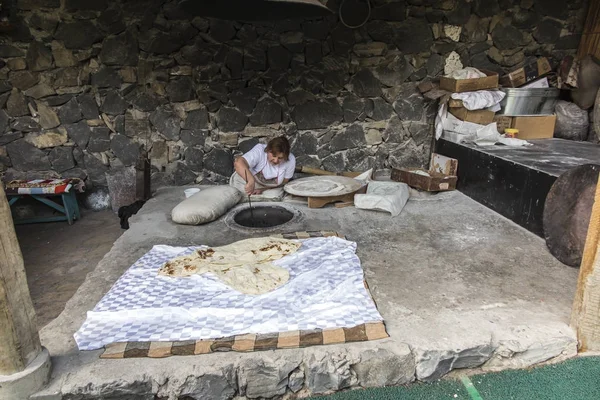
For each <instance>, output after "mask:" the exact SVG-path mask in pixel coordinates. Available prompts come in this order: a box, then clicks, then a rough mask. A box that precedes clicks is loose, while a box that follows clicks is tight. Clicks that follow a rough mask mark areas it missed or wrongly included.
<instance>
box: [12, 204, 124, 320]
mask: <svg viewBox="0 0 600 400" xmlns="http://www.w3.org/2000/svg"><path fill="white" fill-rule="evenodd" d="M82 211H83V215H82V218H81V220H80V221H76V222H75V223H74V224H73V225H70V226H69V224H68V223H67V222H51V223H45V224H27V225H17V226H16V232H17V238H18V239H19V245H20V246H21V252H22V253H23V259H24V261H25V271H26V273H27V283H28V284H29V292H30V293H31V298H32V300H33V305H34V308H35V311H36V313H37V322H38V326H39V327H40V329H41V328H42V327H44V326H45V325H46V324H48V322H50V321H52V320H53V319H54V318H56V317H58V315H59V314H60V313H61V312H62V311H63V310H64V308H65V304H66V303H67V301H68V300H69V299H70V298H71V297H72V296H73V295H74V294H75V292H76V291H77V289H78V288H79V286H81V284H82V283H83V281H84V280H85V277H86V276H87V274H88V273H89V272H91V271H93V270H94V268H96V265H97V264H98V262H99V261H100V260H101V259H102V257H104V255H105V254H106V253H108V252H109V251H110V249H111V247H112V245H113V243H114V242H115V240H117V239H118V238H119V236H121V234H122V233H123V232H124V230H123V229H121V227H120V225H119V218H118V217H117V216H116V215H115V213H113V212H112V211H110V210H106V211H98V212H94V211H86V210H82Z"/></svg>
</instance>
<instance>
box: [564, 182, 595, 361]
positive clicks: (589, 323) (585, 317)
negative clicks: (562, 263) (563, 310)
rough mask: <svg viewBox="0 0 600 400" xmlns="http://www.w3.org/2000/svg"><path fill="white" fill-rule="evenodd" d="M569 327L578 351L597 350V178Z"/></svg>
mask: <svg viewBox="0 0 600 400" xmlns="http://www.w3.org/2000/svg"><path fill="white" fill-rule="evenodd" d="M571 327H572V328H573V329H574V330H575V332H576V333H577V340H578V342H579V351H582V352H585V351H598V350H600V178H599V179H598V184H597V186H596V193H595V197H594V205H593V206H592V215H591V217H590V225H589V228H588V232H587V237H586V242H585V248H584V250H583V259H582V260H581V268H580V270H579V279H578V282H577V292H576V293H575V301H574V302H573V311H572V314H571Z"/></svg>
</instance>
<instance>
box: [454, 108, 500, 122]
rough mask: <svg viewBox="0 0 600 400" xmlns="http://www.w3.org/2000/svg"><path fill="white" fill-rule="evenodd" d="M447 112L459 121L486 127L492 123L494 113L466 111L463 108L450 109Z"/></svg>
mask: <svg viewBox="0 0 600 400" xmlns="http://www.w3.org/2000/svg"><path fill="white" fill-rule="evenodd" d="M448 112H450V114H452V115H454V116H455V117H456V118H458V119H460V120H461V121H467V122H473V123H475V124H481V125H487V124H491V123H492V122H494V116H495V115H496V113H495V112H493V111H489V110H467V109H466V108H464V107H458V108H456V107H450V108H448Z"/></svg>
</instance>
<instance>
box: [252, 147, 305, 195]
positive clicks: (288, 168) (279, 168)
mask: <svg viewBox="0 0 600 400" xmlns="http://www.w3.org/2000/svg"><path fill="white" fill-rule="evenodd" d="M266 148H267V145H266V144H257V145H256V146H254V147H253V148H252V150H250V151H249V152H247V153H246V154H244V155H243V157H244V159H245V160H246V161H247V162H248V165H249V166H250V172H251V173H252V175H255V176H256V175H257V174H259V173H261V172H262V176H263V177H264V178H265V179H266V180H272V179H273V180H274V179H275V178H277V185H281V183H282V182H283V180H284V179H291V178H292V177H293V176H294V171H295V169H296V157H294V155H293V154H291V153H290V156H289V157H288V160H287V161H284V162H281V163H279V164H277V165H273V164H271V163H270V162H269V160H268V159H267V152H266V151H265V149H266Z"/></svg>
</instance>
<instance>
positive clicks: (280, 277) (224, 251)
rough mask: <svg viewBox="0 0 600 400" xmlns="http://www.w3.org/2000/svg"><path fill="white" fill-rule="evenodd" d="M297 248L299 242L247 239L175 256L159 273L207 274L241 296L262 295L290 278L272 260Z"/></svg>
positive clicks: (177, 275)
mask: <svg viewBox="0 0 600 400" xmlns="http://www.w3.org/2000/svg"><path fill="white" fill-rule="evenodd" d="M300 246H301V244H300V243H299V242H297V241H293V240H287V239H279V238H254V239H246V240H241V241H239V242H235V243H232V244H229V245H227V246H222V247H214V248H201V249H198V250H196V251H195V252H193V253H192V254H188V255H185V256H180V257H176V258H174V259H172V260H169V261H167V262H166V263H165V264H164V265H163V266H162V267H161V268H160V269H159V271H158V273H159V275H165V276H172V277H184V276H191V275H194V274H204V273H207V272H210V273H213V274H214V275H216V276H217V278H219V280H221V281H222V282H223V283H224V284H226V285H228V286H230V287H231V288H233V289H235V290H237V291H239V292H241V293H245V294H253V295H256V294H264V293H268V292H270V291H273V290H275V289H277V288H278V287H280V286H282V285H284V284H285V283H287V281H288V280H289V278H290V276H289V272H288V271H287V270H286V269H285V268H281V267H278V266H276V265H274V264H272V261H275V260H279V259H281V258H283V257H285V256H287V255H289V254H292V253H294V252H296V251H297V250H298V249H299V248H300Z"/></svg>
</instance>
